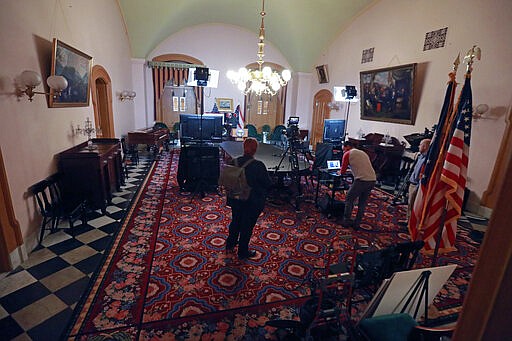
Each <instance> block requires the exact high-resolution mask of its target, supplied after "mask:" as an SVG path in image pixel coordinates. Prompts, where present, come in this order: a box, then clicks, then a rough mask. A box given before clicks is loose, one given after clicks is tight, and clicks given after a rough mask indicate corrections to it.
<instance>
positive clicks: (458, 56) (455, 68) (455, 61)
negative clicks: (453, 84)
mask: <svg viewBox="0 0 512 341" xmlns="http://www.w3.org/2000/svg"><path fill="white" fill-rule="evenodd" d="M459 64H460V52H459V54H458V55H457V58H455V60H454V61H453V71H454V72H457V69H458V68H459Z"/></svg>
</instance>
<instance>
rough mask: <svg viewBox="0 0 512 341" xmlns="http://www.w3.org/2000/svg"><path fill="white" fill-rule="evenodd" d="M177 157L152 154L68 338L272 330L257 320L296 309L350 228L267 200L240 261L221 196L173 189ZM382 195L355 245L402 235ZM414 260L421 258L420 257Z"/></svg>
mask: <svg viewBox="0 0 512 341" xmlns="http://www.w3.org/2000/svg"><path fill="white" fill-rule="evenodd" d="M177 160H178V155H176V154H174V155H173V154H172V153H168V154H164V156H163V157H162V158H161V159H160V160H158V161H156V162H155V164H154V166H153V169H152V170H151V171H150V174H149V176H148V178H147V181H146V182H145V183H144V184H143V186H142V187H141V190H140V192H139V194H138V198H137V199H136V201H135V202H134V204H133V207H132V208H131V210H130V211H129V213H128V215H127V217H126V219H125V221H124V223H123V226H122V229H121V231H120V232H119V234H118V236H117V238H116V240H115V242H114V245H113V247H112V249H111V251H110V253H109V254H108V255H107V256H106V261H105V263H104V265H103V267H102V269H101V271H100V273H99V274H98V276H97V279H96V280H95V282H94V285H93V286H92V287H91V291H90V293H89V294H88V296H87V298H86V299H85V300H84V301H83V302H82V303H83V304H82V305H81V306H80V307H79V308H77V310H79V312H78V313H77V314H76V319H75V320H76V322H75V323H74V324H73V325H72V326H71V327H70V331H69V337H70V338H78V339H89V338H92V337H95V338H99V339H101V338H102V337H104V336H106V335H110V336H109V337H117V338H123V339H151V338H162V339H174V338H178V339H179V338H192V339H194V338H195V337H197V338H200V337H201V335H202V336H203V337H206V338H208V339H215V338H218V339H224V338H225V337H227V336H228V335H230V336H232V337H233V338H235V339H236V338H237V335H238V336H241V335H252V336H251V337H250V338H249V339H258V338H259V337H260V336H261V337H262V338H267V337H271V334H272V332H273V330H272V329H271V328H268V327H264V323H265V322H266V321H267V320H268V319H271V318H283V317H285V318H296V317H297V306H300V303H301V302H302V301H303V300H304V299H305V298H307V297H308V295H309V294H310V290H309V288H308V285H307V280H306V279H307V278H308V275H309V274H310V273H311V272H312V270H313V269H314V268H318V267H322V266H323V264H324V259H325V258H326V255H327V252H328V249H329V247H330V246H331V243H332V242H333V241H336V239H337V237H339V236H341V235H346V234H349V233H351V231H349V230H346V229H342V228H341V226H340V225H338V224H336V222H335V221H332V220H328V219H326V218H325V217H323V216H322V215H321V214H320V213H319V212H318V211H317V209H316V208H315V207H314V205H313V204H312V203H303V204H302V210H303V213H296V212H295V210H294V209H293V207H292V206H291V205H283V206H271V205H267V208H266V209H265V211H264V213H263V214H262V216H260V219H259V222H258V224H257V226H256V227H255V230H254V233H253V238H252V241H251V245H252V248H253V249H254V250H256V251H257V257H256V258H254V259H251V260H247V261H240V260H238V259H237V257H236V253H235V254H234V255H231V254H225V252H224V245H225V239H226V237H227V225H228V224H229V221H230V210H229V209H228V208H227V207H226V206H225V199H224V198H223V197H221V196H219V195H217V194H215V193H213V194H208V195H207V196H205V197H204V198H201V197H200V196H199V195H195V196H194V197H193V194H192V193H180V190H179V187H178V185H177V182H176V178H175V174H176V170H177ZM311 192H312V190H311ZM388 199H389V196H388V195H387V194H386V193H384V192H381V191H379V190H374V191H373V193H372V197H371V200H370V202H369V204H368V208H367V213H366V218H365V221H364V223H363V224H362V225H361V230H359V231H357V233H356V234H357V237H358V239H359V243H361V244H365V243H366V244H370V243H377V244H379V245H381V246H386V245H391V244H394V243H396V242H399V241H405V240H408V234H407V233H406V231H399V230H397V225H396V221H397V220H398V219H400V218H401V217H403V215H404V212H403V211H402V209H401V208H398V207H391V206H390V205H389V204H388V201H389V200H388ZM461 238H462V241H461V243H459V245H458V246H459V253H458V254H457V255H445V256H442V257H441V258H440V259H439V262H438V264H439V265H443V264H446V263H454V262H455V263H457V264H459V266H460V269H458V270H457V271H458V275H457V277H456V279H455V280H456V281H458V282H455V283H453V282H452V283H449V284H448V285H447V286H446V287H445V289H443V290H444V292H442V293H441V296H440V297H441V299H440V300H439V299H438V301H437V303H436V304H437V305H438V307H440V310H443V308H446V307H448V308H449V307H450V306H451V305H456V304H459V305H460V302H461V301H462V295H463V292H464V285H467V277H468V275H467V274H468V271H467V269H469V270H471V268H472V266H473V265H474V264H473V263H474V259H475V258H476V253H477V251H478V248H477V245H472V244H471V243H469V241H466V240H464V238H467V233H466V235H464V233H461ZM467 239H469V238H467ZM344 251H345V250H343V247H339V248H336V250H335V252H336V253H337V254H341V253H343V252H344ZM420 258H421V257H420ZM420 261H421V262H422V263H424V264H425V265H429V264H430V260H429V259H428V258H425V259H420ZM465 269H466V270H465ZM469 273H470V271H469ZM461 281H465V282H464V283H462V282H461ZM443 295H444V298H445V299H446V301H449V300H450V299H451V301H450V302H449V305H450V306H449V305H445V307H443V303H442V301H443V300H442V298H443ZM457 295H458V296H459V297H457ZM361 308H362V307H355V310H357V309H361ZM192 321H194V322H192ZM199 322H200V323H199Z"/></svg>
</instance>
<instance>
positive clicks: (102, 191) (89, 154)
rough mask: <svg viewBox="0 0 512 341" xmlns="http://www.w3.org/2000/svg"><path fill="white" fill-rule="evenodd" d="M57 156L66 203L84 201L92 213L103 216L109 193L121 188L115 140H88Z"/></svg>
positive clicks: (122, 181)
mask: <svg viewBox="0 0 512 341" xmlns="http://www.w3.org/2000/svg"><path fill="white" fill-rule="evenodd" d="M92 142H93V143H92V146H91V147H88V145H87V142H84V143H81V144H79V145H77V146H74V147H72V148H69V149H67V150H65V151H63V152H61V153H59V154H58V155H57V158H58V168H59V172H61V173H62V174H63V182H62V186H63V188H62V191H63V195H64V197H65V198H66V200H72V201H75V200H85V201H86V203H87V206H88V207H89V208H92V209H101V210H102V211H103V212H106V208H107V203H109V202H111V200H112V193H113V192H114V191H120V190H121V185H122V184H124V178H123V173H122V156H121V145H120V141H119V140H118V139H109V138H101V139H92Z"/></svg>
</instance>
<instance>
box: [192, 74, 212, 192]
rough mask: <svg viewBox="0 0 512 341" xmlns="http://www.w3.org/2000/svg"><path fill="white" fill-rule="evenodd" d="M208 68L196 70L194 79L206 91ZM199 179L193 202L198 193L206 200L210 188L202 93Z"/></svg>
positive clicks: (202, 97)
mask: <svg viewBox="0 0 512 341" xmlns="http://www.w3.org/2000/svg"><path fill="white" fill-rule="evenodd" d="M208 76H209V73H208V68H196V70H195V75H194V78H195V79H196V80H197V86H198V87H201V88H203V89H204V87H206V86H207V84H208V82H207V81H208ZM199 114H200V117H199V149H198V150H199V152H198V154H199V179H198V182H197V184H196V188H195V189H194V192H193V194H192V198H191V199H190V200H191V201H192V200H194V197H195V195H196V194H197V193H201V197H202V198H204V196H205V191H206V189H207V188H208V183H207V182H206V180H205V179H204V169H203V143H204V142H203V115H204V96H203V94H202V93H201V105H200V111H199Z"/></svg>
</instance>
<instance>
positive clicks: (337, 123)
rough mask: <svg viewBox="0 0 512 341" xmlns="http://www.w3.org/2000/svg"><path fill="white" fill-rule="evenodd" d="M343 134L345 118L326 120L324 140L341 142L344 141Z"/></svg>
mask: <svg viewBox="0 0 512 341" xmlns="http://www.w3.org/2000/svg"><path fill="white" fill-rule="evenodd" d="M343 134H345V120H335V119H326V120H324V136H323V142H329V143H340V142H342V141H343Z"/></svg>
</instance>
